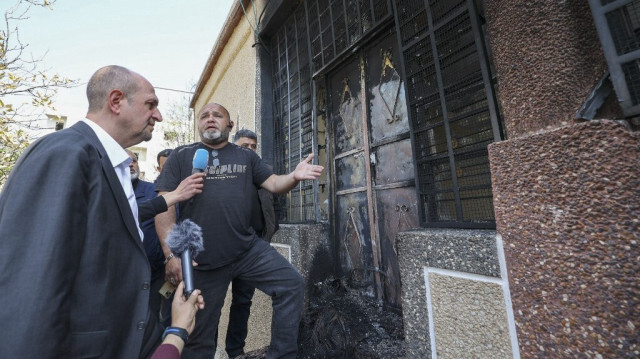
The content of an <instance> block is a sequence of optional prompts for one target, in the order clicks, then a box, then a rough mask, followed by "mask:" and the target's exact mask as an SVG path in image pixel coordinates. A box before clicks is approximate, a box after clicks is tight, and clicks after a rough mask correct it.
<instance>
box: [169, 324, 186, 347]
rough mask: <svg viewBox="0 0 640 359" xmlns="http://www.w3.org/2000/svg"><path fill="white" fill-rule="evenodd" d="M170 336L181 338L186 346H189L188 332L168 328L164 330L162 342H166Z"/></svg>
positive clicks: (181, 329)
mask: <svg viewBox="0 0 640 359" xmlns="http://www.w3.org/2000/svg"><path fill="white" fill-rule="evenodd" d="M169 334H173V335H177V336H179V337H180V339H182V341H183V342H184V345H187V341H188V340H189V332H187V330H186V329H183V328H178V327H167V329H165V330H164V333H162V340H164V338H165V337H166V336H167V335H169Z"/></svg>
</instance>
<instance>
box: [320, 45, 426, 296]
mask: <svg viewBox="0 0 640 359" xmlns="http://www.w3.org/2000/svg"><path fill="white" fill-rule="evenodd" d="M386 35H387V36H386V37H382V40H381V41H378V42H377V43H375V44H373V45H371V46H368V47H366V48H365V49H364V50H361V51H359V52H358V53H357V54H356V55H355V56H353V57H352V58H351V59H350V60H349V61H347V62H346V63H345V65H343V66H341V67H340V68H339V69H338V70H336V71H335V72H333V73H332V74H330V75H329V78H328V84H329V93H330V102H329V109H328V110H329V114H330V119H331V125H332V136H331V137H332V146H333V151H332V152H333V154H334V156H333V163H332V165H333V166H332V171H333V178H334V195H335V206H334V217H335V220H334V224H335V227H334V228H335V234H336V244H337V246H338V247H339V248H338V253H339V255H340V261H341V265H342V271H343V273H345V274H347V275H348V278H349V279H350V283H351V285H355V286H359V287H360V288H361V291H362V293H363V294H365V295H370V296H372V297H373V296H377V297H378V298H383V299H384V301H385V302H386V303H387V304H389V305H391V306H395V307H399V306H400V294H401V293H400V288H401V287H400V273H399V269H398V261H397V252H396V243H395V241H396V234H397V233H398V232H399V231H403V230H407V229H409V228H415V227H417V226H418V206H417V198H416V191H415V188H414V166H413V159H412V157H413V156H412V149H411V139H410V130H409V122H408V116H407V106H406V103H405V95H404V91H405V90H404V83H403V82H402V80H401V77H400V69H399V67H398V66H399V60H398V56H399V55H398V52H397V47H396V45H395V44H396V38H395V34H394V33H393V32H387V33H386Z"/></svg>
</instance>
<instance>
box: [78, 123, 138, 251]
mask: <svg viewBox="0 0 640 359" xmlns="http://www.w3.org/2000/svg"><path fill="white" fill-rule="evenodd" d="M82 122H84V123H86V124H87V125H89V127H91V129H92V130H93V132H95V134H96V136H98V140H99V141H100V143H101V144H102V147H104V150H105V151H106V152H107V156H109V160H111V165H112V166H113V169H114V170H115V172H116V175H117V176H118V179H119V180H120V184H121V185H122V188H123V189H124V193H125V194H126V195H127V200H128V201H129V207H131V213H133V219H134V220H135V221H136V228H137V229H138V233H139V234H140V239H142V240H144V234H143V233H142V229H140V223H139V222H138V203H137V202H136V194H135V192H134V191H133V185H132V184H131V171H130V170H129V164H130V163H131V161H132V159H131V157H129V155H128V154H127V152H125V150H124V149H123V148H122V146H120V145H119V144H118V142H116V140H114V139H113V137H111V136H110V135H109V134H108V133H107V131H105V130H104V129H103V128H102V127H100V126H99V125H98V124H97V123H95V122H93V121H91V120H89V119H83V120H82Z"/></svg>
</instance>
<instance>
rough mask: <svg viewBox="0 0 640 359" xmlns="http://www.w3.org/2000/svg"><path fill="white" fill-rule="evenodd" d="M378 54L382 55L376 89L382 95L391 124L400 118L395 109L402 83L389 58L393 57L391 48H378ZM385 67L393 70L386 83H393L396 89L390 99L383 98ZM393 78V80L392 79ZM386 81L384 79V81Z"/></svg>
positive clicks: (388, 121) (388, 120)
mask: <svg viewBox="0 0 640 359" xmlns="http://www.w3.org/2000/svg"><path fill="white" fill-rule="evenodd" d="M380 56H381V57H382V70H381V71H382V72H381V74H380V81H379V83H378V90H379V91H380V95H381V97H382V102H383V103H384V105H385V107H386V108H387V111H389V117H387V123H388V124H392V123H394V122H397V121H400V120H401V119H402V118H401V117H400V115H398V114H396V110H397V109H398V97H399V96H400V90H401V87H402V83H401V78H400V74H398V71H397V70H396V67H395V66H394V65H393V61H392V60H391V59H392V58H393V52H392V50H391V49H387V50H385V49H380ZM387 69H389V70H390V71H393V74H392V75H391V81H388V83H395V84H396V85H397V86H396V89H395V91H394V92H395V96H393V97H392V98H390V99H386V98H385V93H384V92H383V91H382V85H383V81H384V79H385V77H386V74H387ZM394 80H395V81H394ZM385 82H386V81H385ZM389 103H392V104H393V108H392V107H391V106H390V105H389Z"/></svg>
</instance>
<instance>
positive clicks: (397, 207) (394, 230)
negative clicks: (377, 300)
mask: <svg viewBox="0 0 640 359" xmlns="http://www.w3.org/2000/svg"><path fill="white" fill-rule="evenodd" d="M376 203H377V205H378V228H379V231H380V248H381V253H382V256H381V258H380V259H381V261H380V262H381V264H380V270H381V272H382V274H383V275H382V288H383V290H384V298H385V300H386V301H387V302H388V303H389V304H390V305H392V306H396V307H399V306H400V304H401V297H400V295H401V294H402V293H401V289H402V288H401V286H400V271H399V267H398V251H397V243H396V235H397V234H398V232H401V231H406V230H409V229H411V228H417V227H418V226H419V220H418V200H417V198H416V190H415V188H414V187H413V186H410V187H399V188H389V189H384V190H382V189H378V190H376Z"/></svg>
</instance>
